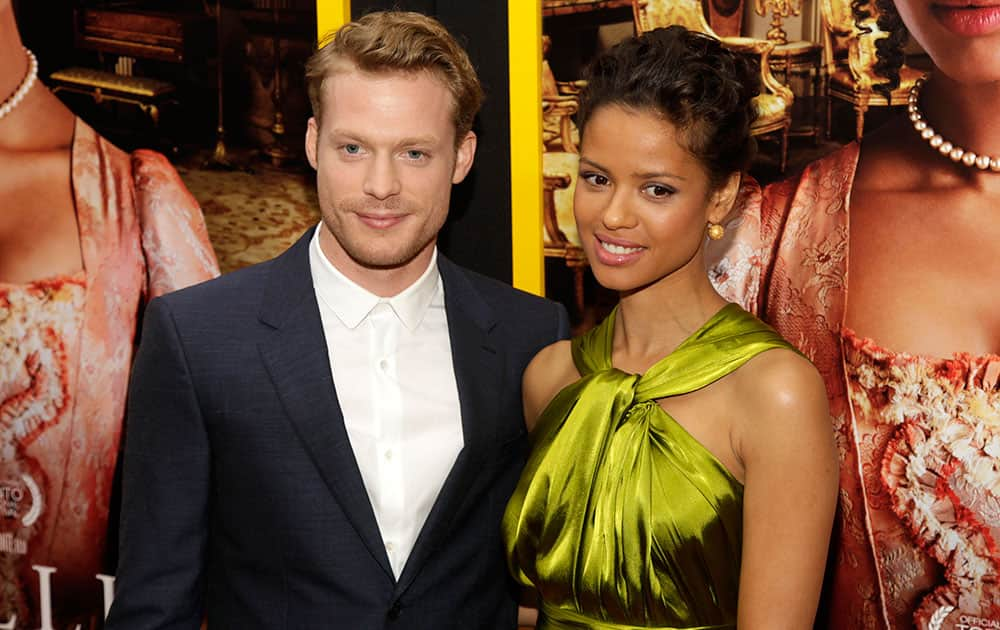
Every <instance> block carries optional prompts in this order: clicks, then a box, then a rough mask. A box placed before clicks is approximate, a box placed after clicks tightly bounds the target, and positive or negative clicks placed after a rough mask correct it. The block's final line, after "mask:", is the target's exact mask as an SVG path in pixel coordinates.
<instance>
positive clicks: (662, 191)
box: [644, 184, 674, 197]
mask: <svg viewBox="0 0 1000 630" xmlns="http://www.w3.org/2000/svg"><path fill="white" fill-rule="evenodd" d="M644 192H645V193H646V194H647V195H649V196H650V197H666V196H668V195H671V194H673V192H674V190H673V189H672V188H670V187H669V186H664V185H663V184H650V185H648V186H646V188H645V189H644Z"/></svg>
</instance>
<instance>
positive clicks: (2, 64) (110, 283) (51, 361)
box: [0, 0, 218, 628]
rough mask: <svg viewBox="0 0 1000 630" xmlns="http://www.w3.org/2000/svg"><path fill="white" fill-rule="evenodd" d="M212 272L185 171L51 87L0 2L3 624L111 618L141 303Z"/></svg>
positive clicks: (69, 623)
mask: <svg viewBox="0 0 1000 630" xmlns="http://www.w3.org/2000/svg"><path fill="white" fill-rule="evenodd" d="M217 273H218V272H217V266H216V262H215V257H214V255H213V253H212V249H211V247H210V246H209V244H208V239H207V236H206V233H205V226H204V223H203V221H202V217H201V213H200V211H199V210H198V206H197V204H196V202H195V201H194V199H192V198H191V196H190V195H189V194H188V192H187V191H186V190H185V188H184V187H183V184H182V183H181V182H180V180H179V178H178V177H177V174H176V172H175V171H174V170H173V169H172V168H171V167H170V165H169V164H168V163H167V161H166V160H165V159H164V158H163V157H162V156H160V155H158V154H155V153H151V152H148V151H138V152H136V153H135V154H133V155H131V156H129V155H127V154H125V153H122V152H121V151H119V150H118V149H116V148H115V147H113V146H111V145H110V144H109V143H107V142H106V141H105V140H104V139H102V138H101V137H99V136H98V135H97V134H95V133H94V131H93V130H92V129H90V128H89V127H88V126H87V125H86V124H84V123H83V122H82V121H80V120H79V119H77V118H76V117H75V116H73V114H72V113H71V112H70V111H69V110H68V109H66V108H65V107H64V106H63V105H62V104H61V103H60V102H59V100H58V99H57V98H56V97H55V96H53V95H52V93H51V92H49V91H48V90H46V89H45V88H44V87H43V86H42V84H41V83H40V82H39V81H38V80H37V61H36V60H35V58H34V55H33V54H32V53H30V52H29V51H27V50H26V49H25V48H24V46H23V44H22V43H21V38H20V36H19V34H18V30H17V24H16V23H15V19H14V14H13V10H12V7H11V3H10V0H0V373H2V377H0V513H2V514H3V517H4V518H2V519H0V584H3V588H2V589H0V627H8V628H15V627H16V628H38V627H43V628H51V627H59V628H66V627H74V626H75V624H77V623H80V624H81V625H82V627H94V626H95V625H96V624H98V623H99V621H100V620H101V619H102V618H103V612H104V609H105V602H104V601H103V599H104V598H105V596H106V594H110V589H107V590H106V589H105V585H104V584H103V583H102V581H101V579H105V580H107V578H99V577H98V574H109V573H113V566H108V557H107V553H108V549H107V545H106V542H107V529H108V521H109V514H108V513H109V505H110V501H111V487H112V478H113V474H114V470H115V465H116V460H117V454H118V445H119V437H120V434H121V429H122V417H123V414H124V402H125V389H126V385H127V380H128V371H129V365H130V362H131V357H132V349H133V343H134V342H135V337H136V331H137V320H138V318H139V314H140V312H141V309H142V304H143V303H144V301H145V300H148V299H149V298H151V297H152V296H155V295H158V294H160V293H164V292H166V291H169V290H172V289H175V288H179V287H181V286H184V285H187V284H191V283H194V282H197V281H200V280H204V279H207V278H209V277H212V276H214V275H216V274H217ZM108 586H109V587H110V584H108ZM15 617H16V619H15ZM49 624H51V625H49Z"/></svg>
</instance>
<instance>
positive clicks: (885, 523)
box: [706, 143, 1000, 630]
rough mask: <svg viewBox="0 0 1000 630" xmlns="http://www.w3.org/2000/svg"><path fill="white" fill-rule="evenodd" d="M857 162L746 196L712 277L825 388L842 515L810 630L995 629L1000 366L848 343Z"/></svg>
mask: <svg viewBox="0 0 1000 630" xmlns="http://www.w3.org/2000/svg"><path fill="white" fill-rule="evenodd" d="M858 151H859V146H858V144H857V143H851V144H849V145H847V146H845V147H844V148H842V149H840V150H838V151H836V152H834V153H832V154H830V155H829V156H827V157H825V158H823V159H821V160H818V161H816V162H814V163H812V164H810V165H809V166H808V167H806V169H805V170H804V171H803V172H802V174H801V175H800V176H797V177H793V178H791V179H788V180H786V181H783V182H778V183H776V184H772V185H770V186H768V187H767V188H766V189H764V190H763V191H762V190H761V189H760V187H759V186H758V185H757V184H756V182H753V181H748V182H747V183H746V185H745V186H744V188H743V190H742V191H741V199H740V201H739V202H738V203H739V204H740V207H741V208H742V211H741V213H740V214H739V215H738V216H737V217H735V218H734V219H733V220H732V221H730V222H729V223H728V224H727V226H726V227H727V230H726V236H725V238H724V239H723V240H721V241H718V242H711V243H710V244H709V247H708V249H707V250H706V257H707V259H708V262H709V275H710V277H711V278H712V280H713V282H714V284H715V286H716V288H717V289H718V290H719V292H720V293H721V294H722V295H723V296H724V297H726V299H729V300H732V301H734V302H737V303H739V304H742V305H743V306H744V308H746V309H747V310H749V311H750V312H752V313H754V314H756V315H758V316H759V317H761V318H762V319H764V321H766V322H768V323H769V324H771V325H772V326H774V328H775V329H776V330H777V331H778V332H780V333H781V334H782V335H783V336H784V337H785V338H786V339H788V340H789V341H791V342H792V343H793V344H795V346H796V347H798V348H799V350H801V351H802V352H803V354H805V355H806V356H807V357H808V358H809V359H810V360H811V361H812V362H813V364H814V365H816V367H817V369H818V370H819V371H820V374H822V376H823V379H824V380H825V381H826V388H827V395H828V397H829V402H830V413H831V416H832V417H833V423H834V429H835V435H836V438H837V449H838V452H839V456H840V501H839V506H838V510H837V518H836V522H835V527H834V533H833V544H832V547H831V569H830V571H829V572H828V575H827V580H826V582H825V584H824V589H825V597H824V599H823V602H822V603H821V607H820V611H819V615H818V619H817V627H819V628H830V629H833V630H842V629H845V630H846V629H851V630H855V629H857V630H869V629H871V630H903V629H909V628H918V629H921V630H923V629H927V628H931V629H932V630H945V629H947V630H951V629H953V628H963V627H965V628H967V629H969V628H975V627H982V628H1000V547H998V544H1000V391H998V385H997V379H998V373H1000V357H996V356H985V357H976V356H969V355H966V354H956V355H955V356H953V357H945V358H940V359H932V358H928V357H915V356H909V355H905V354H897V353H894V352H892V351H891V350H887V349H884V348H880V347H879V346H878V343H877V340H874V341H872V340H862V339H857V338H856V337H855V336H854V334H853V333H852V332H851V331H850V330H848V329H847V328H846V327H845V325H844V316H845V305H846V301H847V292H848V282H847V260H848V250H849V238H848V237H849V234H850V230H849V229H848V217H849V207H850V194H851V186H852V184H853V181H854V174H855V169H856V167H857V161H858Z"/></svg>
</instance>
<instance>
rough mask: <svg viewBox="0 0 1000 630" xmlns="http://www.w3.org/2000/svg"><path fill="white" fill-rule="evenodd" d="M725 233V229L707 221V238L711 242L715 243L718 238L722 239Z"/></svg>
mask: <svg viewBox="0 0 1000 630" xmlns="http://www.w3.org/2000/svg"><path fill="white" fill-rule="evenodd" d="M725 233H726V228H724V227H722V226H721V225H719V224H718V223H712V222H711V221H709V223H708V238H710V239H712V240H713V241H717V240H719V239H720V238H722V237H723V236H724V235H725Z"/></svg>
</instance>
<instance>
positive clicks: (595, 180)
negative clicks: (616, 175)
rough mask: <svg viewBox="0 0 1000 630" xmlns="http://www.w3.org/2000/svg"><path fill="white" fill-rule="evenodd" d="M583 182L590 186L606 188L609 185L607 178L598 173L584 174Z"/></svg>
mask: <svg viewBox="0 0 1000 630" xmlns="http://www.w3.org/2000/svg"><path fill="white" fill-rule="evenodd" d="M583 181H585V182H587V183H588V184H590V185H591V186H607V185H608V184H609V183H610V182H609V180H608V178H607V177H606V176H604V175H601V174H600V173H585V174H584V175H583Z"/></svg>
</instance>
